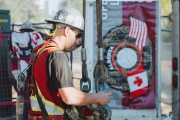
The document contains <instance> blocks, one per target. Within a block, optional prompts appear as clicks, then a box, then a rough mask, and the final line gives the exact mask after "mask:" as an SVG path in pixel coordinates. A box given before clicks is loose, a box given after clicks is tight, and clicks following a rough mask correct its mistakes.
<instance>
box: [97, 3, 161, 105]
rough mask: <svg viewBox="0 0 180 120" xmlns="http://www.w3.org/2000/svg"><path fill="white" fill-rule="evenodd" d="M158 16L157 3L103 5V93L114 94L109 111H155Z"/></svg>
mask: <svg viewBox="0 0 180 120" xmlns="http://www.w3.org/2000/svg"><path fill="white" fill-rule="evenodd" d="M94 13H96V7H95V4H94ZM94 15H95V16H94V21H96V14H94ZM158 15H159V10H158V2H157V1H153V2H137V1H136V2H130V1H115V0H113V1H106V0H104V1H103V6H102V20H103V21H102V25H103V26H102V30H103V31H102V34H103V46H104V64H105V65H106V67H107V69H108V74H109V77H108V79H107V80H106V82H107V85H106V90H107V91H111V92H113V95H112V98H111V102H110V104H109V105H110V107H111V108H117V109H154V108H156V82H157V80H156V66H157V65H156V46H157V44H156V43H157V42H156V41H158V24H159V23H158ZM96 29H97V28H96V24H94V30H96ZM96 34H97V33H96V31H94V38H95V39H97V38H96V36H97V35H96Z"/></svg>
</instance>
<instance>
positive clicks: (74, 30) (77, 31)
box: [70, 28, 83, 39]
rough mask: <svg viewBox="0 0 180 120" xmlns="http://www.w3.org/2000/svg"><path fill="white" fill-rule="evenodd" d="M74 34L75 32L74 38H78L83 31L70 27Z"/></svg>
mask: <svg viewBox="0 0 180 120" xmlns="http://www.w3.org/2000/svg"><path fill="white" fill-rule="evenodd" d="M70 29H71V30H72V31H73V32H74V33H75V34H76V39H79V38H81V37H82V35H83V33H82V32H80V31H79V30H77V29H75V28H70Z"/></svg>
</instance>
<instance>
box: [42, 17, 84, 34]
mask: <svg viewBox="0 0 180 120" xmlns="http://www.w3.org/2000/svg"><path fill="white" fill-rule="evenodd" d="M45 21H46V22H48V23H62V24H65V25H67V26H71V27H73V28H77V29H79V30H80V31H82V32H83V31H84V30H82V29H80V28H78V27H75V26H72V25H69V24H67V23H65V22H59V20H51V19H45Z"/></svg>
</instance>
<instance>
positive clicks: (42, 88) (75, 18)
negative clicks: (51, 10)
mask: <svg viewBox="0 0 180 120" xmlns="http://www.w3.org/2000/svg"><path fill="white" fill-rule="evenodd" d="M46 21H47V22H49V23H52V24H53V26H54V33H53V37H52V39H51V40H49V41H46V42H45V43H44V45H43V46H42V47H41V48H40V49H39V50H38V53H41V54H40V55H39V54H38V53H37V54H38V55H37V56H38V57H36V59H35V61H34V65H33V67H32V72H33V77H34V80H35V83H36V86H37V89H38V93H39V95H40V96H41V99H42V101H43V103H44V105H45V108H46V111H47V112H48V115H49V116H50V117H51V119H56V118H57V119H59V120H60V119H61V120H63V119H65V120H67V119H68V118H66V117H67V116H64V118H63V117H62V116H63V115H64V113H65V110H66V107H67V106H69V105H70V106H71V105H73V106H83V105H90V104H97V105H99V106H103V105H105V104H107V103H109V102H110V95H111V93H104V92H99V93H84V92H82V91H81V90H79V89H77V88H75V87H74V86H73V79H72V72H71V69H70V66H69V62H68V57H67V55H66V53H65V52H71V51H72V50H74V49H76V48H77V47H79V46H80V44H81V39H82V38H81V37H82V34H83V31H84V19H83V17H82V15H81V13H80V12H79V11H77V10H76V9H73V8H65V9H61V10H60V11H58V12H57V14H56V15H55V17H54V18H53V19H52V20H46ZM47 46H49V47H47ZM31 106H32V110H33V111H40V108H39V105H38V102H37V99H36V97H35V95H32V96H31ZM54 116H55V117H56V118H55V117H54ZM58 116H59V118H58ZM60 116H61V117H60ZM53 117H54V118H53ZM74 119H75V118H74Z"/></svg>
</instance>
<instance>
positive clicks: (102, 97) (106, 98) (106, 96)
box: [97, 92, 112, 106]
mask: <svg viewBox="0 0 180 120" xmlns="http://www.w3.org/2000/svg"><path fill="white" fill-rule="evenodd" d="M97 94H98V100H97V105H99V106H104V105H106V104H107V103H109V102H110V96H111V95H112V93H111V92H109V93H105V92H99V93H97Z"/></svg>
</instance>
